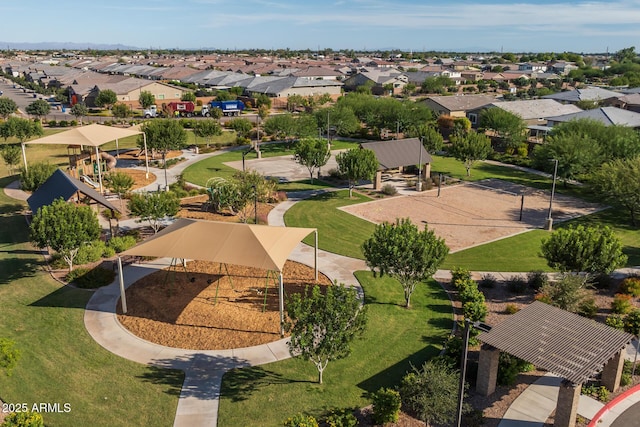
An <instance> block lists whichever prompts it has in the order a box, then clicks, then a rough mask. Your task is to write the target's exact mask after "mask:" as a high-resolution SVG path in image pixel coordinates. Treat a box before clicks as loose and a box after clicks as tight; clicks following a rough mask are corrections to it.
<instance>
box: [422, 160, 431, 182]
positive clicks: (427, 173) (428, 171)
mask: <svg viewBox="0 0 640 427" xmlns="http://www.w3.org/2000/svg"><path fill="white" fill-rule="evenodd" d="M423 169H424V170H423V175H422V176H423V177H424V179H427V178H429V177H430V176H431V163H425V164H424V168H423Z"/></svg>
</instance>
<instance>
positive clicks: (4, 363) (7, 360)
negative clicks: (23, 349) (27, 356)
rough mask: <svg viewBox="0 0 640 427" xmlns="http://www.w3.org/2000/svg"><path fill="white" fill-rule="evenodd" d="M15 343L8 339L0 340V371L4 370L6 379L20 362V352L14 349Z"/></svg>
mask: <svg viewBox="0 0 640 427" xmlns="http://www.w3.org/2000/svg"><path fill="white" fill-rule="evenodd" d="M15 345H16V343H15V341H13V340H10V339H9V338H0V369H2V370H4V372H5V373H6V374H7V376H8V377H10V376H11V371H12V370H13V368H14V367H15V366H16V364H17V363H18V360H20V350H18V349H17V348H15Z"/></svg>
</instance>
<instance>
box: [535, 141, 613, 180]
mask: <svg viewBox="0 0 640 427" xmlns="http://www.w3.org/2000/svg"><path fill="white" fill-rule="evenodd" d="M550 159H556V160H558V177H559V178H561V179H562V180H563V182H564V185H565V186H566V184H567V181H568V180H570V179H574V178H576V177H578V176H579V175H581V174H584V173H587V172H588V171H589V170H591V169H592V168H593V167H594V166H595V165H597V164H598V163H600V162H601V160H602V152H601V149H600V147H599V146H598V143H597V142H596V141H595V140H594V139H593V138H592V137H589V136H583V135H580V134H576V133H574V134H555V133H554V134H553V135H551V136H549V137H548V138H547V142H546V143H545V144H542V145H539V146H537V147H536V148H535V149H534V150H533V164H534V166H535V167H536V168H538V169H541V170H544V171H547V172H550V173H552V172H553V167H554V163H553V162H552V161H551V160H550Z"/></svg>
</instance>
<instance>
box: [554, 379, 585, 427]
mask: <svg viewBox="0 0 640 427" xmlns="http://www.w3.org/2000/svg"><path fill="white" fill-rule="evenodd" d="M580 390H582V384H574V383H572V382H571V381H567V380H562V383H560V390H559V392H558V402H557V404H556V416H555V421H554V423H553V425H554V427H574V426H575V425H576V415H578V403H579V402H580Z"/></svg>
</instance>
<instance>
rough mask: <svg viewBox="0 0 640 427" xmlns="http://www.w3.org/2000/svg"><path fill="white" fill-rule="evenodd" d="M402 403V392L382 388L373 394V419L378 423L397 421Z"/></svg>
mask: <svg viewBox="0 0 640 427" xmlns="http://www.w3.org/2000/svg"><path fill="white" fill-rule="evenodd" d="M401 405H402V400H401V399H400V393H398V392H397V391H396V390H391V389H389V388H381V389H380V390H378V391H377V392H376V393H375V394H374V396H373V421H374V422H375V423H376V424H386V423H395V422H397V421H398V416H399V415H400V406H401Z"/></svg>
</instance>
